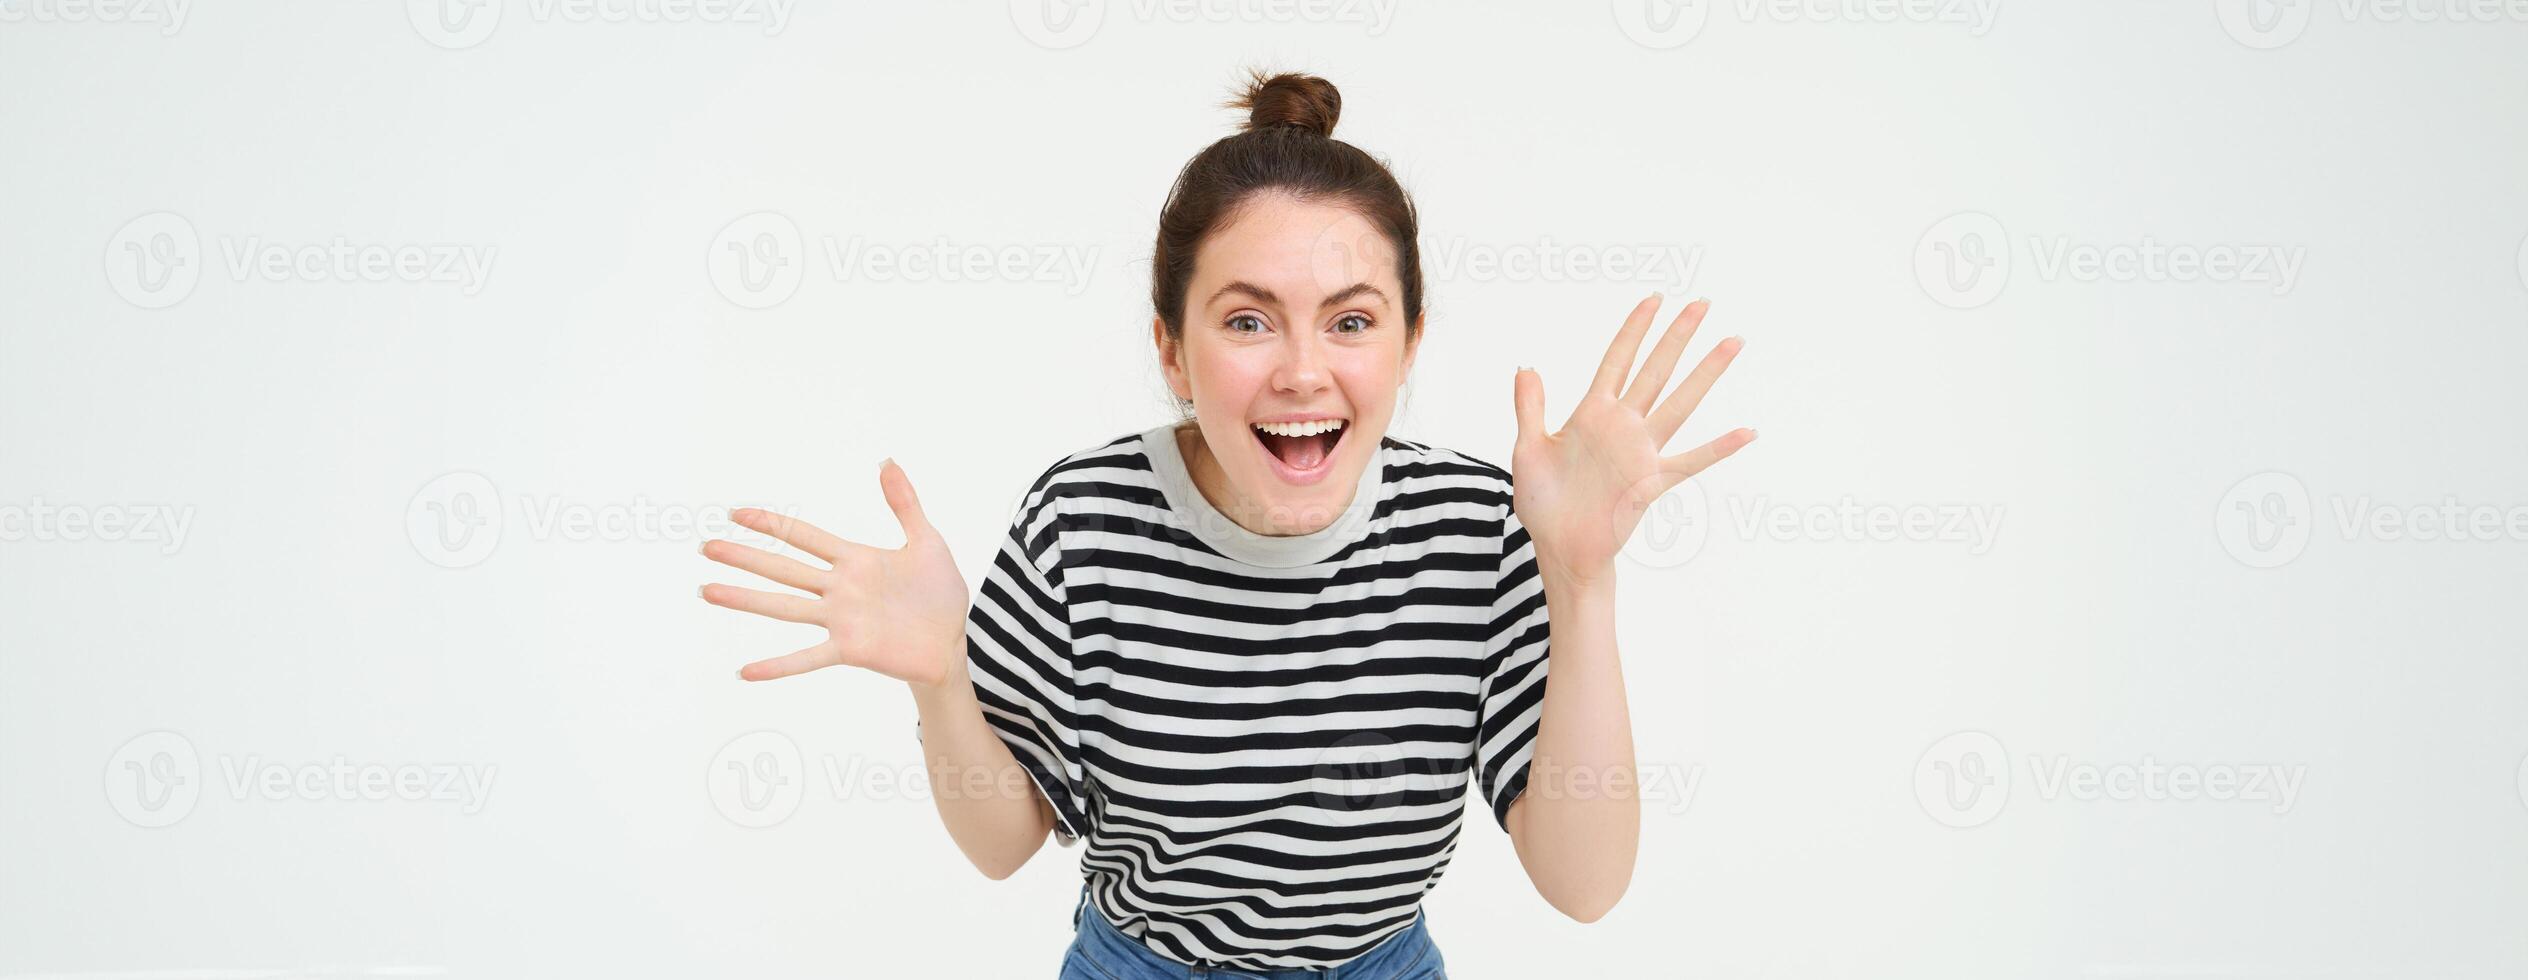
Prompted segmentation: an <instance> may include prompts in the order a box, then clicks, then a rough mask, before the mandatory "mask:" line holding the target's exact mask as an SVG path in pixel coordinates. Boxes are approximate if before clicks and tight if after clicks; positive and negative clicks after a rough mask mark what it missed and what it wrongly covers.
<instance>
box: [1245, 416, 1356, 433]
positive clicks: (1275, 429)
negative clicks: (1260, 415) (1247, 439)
mask: <svg viewBox="0 0 2528 980" xmlns="http://www.w3.org/2000/svg"><path fill="white" fill-rule="evenodd" d="M1255 427H1256V428H1258V429H1262V430H1264V431H1265V432H1266V433H1268V434H1271V435H1277V436H1313V435H1316V434H1317V433H1320V432H1332V431H1334V430H1336V429H1340V428H1342V427H1343V420H1342V419H1311V420H1309V421H1306V422H1257V423H1255Z"/></svg>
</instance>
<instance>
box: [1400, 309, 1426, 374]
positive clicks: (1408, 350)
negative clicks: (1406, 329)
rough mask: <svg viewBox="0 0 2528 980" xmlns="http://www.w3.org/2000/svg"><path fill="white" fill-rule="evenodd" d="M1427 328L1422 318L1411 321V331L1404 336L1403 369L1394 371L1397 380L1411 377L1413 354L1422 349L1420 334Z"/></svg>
mask: <svg viewBox="0 0 2528 980" xmlns="http://www.w3.org/2000/svg"><path fill="white" fill-rule="evenodd" d="M1427 330H1428V328H1427V326H1426V325H1425V321H1424V319H1423V318H1421V317H1416V318H1415V319H1414V321H1413V333H1412V334H1411V335H1409V336H1407V337H1406V338H1405V342H1404V369H1403V370H1401V371H1397V372H1396V378H1397V380H1399V381H1402V380H1410V379H1411V378H1412V377H1413V355H1414V354H1415V353H1416V352H1418V351H1420V350H1421V349H1422V335H1423V334H1424V333H1425V332H1427Z"/></svg>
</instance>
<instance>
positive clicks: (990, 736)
mask: <svg viewBox="0 0 2528 980" xmlns="http://www.w3.org/2000/svg"><path fill="white" fill-rule="evenodd" d="M878 482H879V485H880V487H881V489H882V490H883V491H884V492H885V494H886V499H887V506H888V507H889V508H891V509H893V510H894V511H895V516H896V520H897V521H898V522H899V523H901V524H902V525H903V526H904V546H903V547H901V548H873V547H870V546H868V545H864V544H858V543H855V542H852V541H846V540H844V539H842V538H839V537H836V536H834V535H833V534H830V533H827V532H826V531H824V530H822V529H819V528H817V527H815V526H813V525H810V524H808V523H806V522H804V521H799V520H794V519H791V518H788V517H783V516H780V515H777V514H773V513H770V512H767V511H762V510H757V509H754V508H743V509H740V510H737V511H734V512H732V513H731V514H730V515H729V517H730V519H731V520H733V521H735V522H736V523H737V524H738V525H739V526H742V527H745V528H748V529H750V530H754V531H758V532H761V533H764V534H767V535H771V536H773V537H775V538H779V539H781V540H782V541H785V542H788V543H789V544H790V545H791V546H793V547H796V548H798V549H799V550H800V551H802V552H805V553H807V554H808V555H810V556H812V557H815V558H817V559H820V560H822V561H824V562H826V563H828V564H830V565H831V566H832V567H830V568H819V567H817V566H815V565H812V564H809V563H807V562H802V561H798V560H795V559H792V558H788V557H785V556H782V555H776V554H773V553H771V552H767V551H763V550H761V549H757V548H751V547H748V546H746V545H742V544H738V543H736V542H734V541H719V540H715V541H706V542H704V543H703V546H702V553H703V555H704V556H705V557H708V558H710V559H711V560H713V561H716V562H720V563H721V564H725V565H728V566H730V567H733V568H738V569H743V570H745V571H748V572H753V573H755V574H757V575H760V576H763V577H764V578H767V579H770V580H772V581H774V582H777V583H779V584H781V585H786V586H789V587H790V588H792V589H796V590H799V591H801V592H806V593H808V595H805V596H802V595H796V594H793V593H789V592H767V591H762V590H758V589H748V588H740V587H738V586H734V585H718V584H713V585H705V586H703V587H702V590H701V593H702V598H703V600H704V601H707V602H710V603H711V604H713V605H718V606H726V607H728V608H731V609H736V610H739V611H742V612H751V613H754V614H756V615H760V616H766V617H769V618H772V619H779V620H783V621H786V622H792V623H802V624H807V625H813V626H822V627H824V628H825V631H826V636H825V640H824V642H821V643H818V644H816V645H815V646H811V647H808V648H806V649H803V650H800V651H798V652H796V653H791V654H787V655H785V656H780V657H774V658H772V659H769V660H762V661H757V662H755V663H751V664H748V665H746V666H745V667H743V668H741V669H739V670H738V672H737V676H738V677H739V679H741V680H748V681H765V680H772V679H774V678H779V677H790V676H793V675H796V674H802V673H806V672H808V671H811V670H817V669H820V668H824V667H831V666H835V665H837V664H844V665H849V666H854V667H862V668H866V669H869V670H872V671H876V672H878V673H880V674H884V675H886V676H888V677H892V678H895V679H896V680H900V681H903V682H904V683H905V684H906V685H907V686H908V687H909V688H910V689H911V690H912V693H913V703H914V705H915V707H916V708H917V709H918V710H919V711H920V712H921V718H922V727H921V731H922V748H923V751H924V754H925V756H926V757H927V762H928V765H929V768H930V775H931V786H932V793H931V798H932V800H933V801H934V803H935V805H936V806H937V807H938V808H939V819H940V822H941V823H943V824H946V825H947V828H948V834H949V836H950V837H952V838H954V839H955V840H956V842H957V847H958V849H959V850H962V851H964V852H965V855H966V858H967V860H970V861H972V862H974V866H975V867H976V868H978V869H980V870H981V871H982V872H983V873H984V874H985V875H988V876H990V877H993V878H1006V877H1008V876H1009V875H1010V873H1011V872H1014V871H1016V870H1018V867H1019V866H1020V865H1022V864H1025V863H1026V862H1027V859H1028V857H1030V856H1032V855H1034V854H1035V853H1036V849H1037V848H1038V847H1039V846H1041V845H1042V844H1043V843H1044V839H1045V834H1046V833H1047V832H1048V831H1049V830H1050V829H1051V828H1052V827H1053V825H1054V820H1053V811H1052V809H1051V808H1050V806H1049V805H1048V804H1047V803H1046V802H1045V800H1044V798H1043V797H1042V796H1041V795H1039V793H1038V791H1037V789H1036V788H1035V785H1034V783H1033V782H1032V781H1031V780H1029V778H1028V777H1027V774H1026V770H1025V769H1024V768H1022V767H1021V766H1020V765H1019V764H1018V761H1017V757H1016V756H1014V755H1012V754H1011V753H1010V750H1009V747H1008V746H1007V745H1006V744H1003V743H1002V741H1001V739H1000V738H999V737H998V736H997V735H996V734H995V733H994V732H993V731H992V728H991V726H990V724H989V723H988V722H986V721H985V720H984V716H983V710H982V708H981V706H980V704H979V703H978V702H977V701H976V699H975V694H974V685H973V683H972V681H971V680H970V675H969V674H968V673H967V669H966V660H967V657H966V644H967V639H966V628H965V623H966V614H967V612H968V610H969V608H970V607H969V604H968V600H967V593H966V584H965V578H964V577H963V576H961V575H959V574H958V573H957V564H956V560H955V559H954V558H953V557H952V556H951V555H950V554H949V552H948V542H947V541H946V539H944V538H942V537H941V536H940V534H939V531H938V530H937V529H936V528H933V527H932V526H931V525H930V521H929V520H928V519H926V518H925V517H924V516H923V514H922V508H921V501H920V499H919V498H917V497H915V496H914V493H913V484H912V481H911V480H910V479H908V478H907V477H906V476H905V475H904V470H903V468H902V467H899V466H896V465H895V463H894V461H893V460H889V461H887V462H886V463H885V464H883V465H882V466H881V467H880V468H879V471H878Z"/></svg>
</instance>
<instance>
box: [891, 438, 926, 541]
mask: <svg viewBox="0 0 2528 980" xmlns="http://www.w3.org/2000/svg"><path fill="white" fill-rule="evenodd" d="M878 487H879V489H881V490H883V491H885V492H886V495H887V509H889V510H892V511H895V521H896V523H898V524H902V525H904V539H905V540H907V541H910V540H912V539H914V538H918V537H927V536H929V535H930V534H931V533H933V532H932V530H931V526H930V518H928V517H924V516H922V498H920V497H918V496H915V495H914V494H913V480H912V478H911V477H908V476H905V475H904V467H903V466H901V465H898V464H897V463H896V461H895V457H893V456H889V457H887V458H886V459H885V460H884V461H882V462H880V463H879V464H878Z"/></svg>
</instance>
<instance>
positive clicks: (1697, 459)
mask: <svg viewBox="0 0 2528 980" xmlns="http://www.w3.org/2000/svg"><path fill="white" fill-rule="evenodd" d="M1754 441H1756V430H1754V429H1731V430H1729V431H1728V432H1726V433H1723V434H1722V435H1721V437H1720V438H1718V439H1714V440H1712V441H1710V442H1707V443H1704V444H1702V445H1700V446H1696V447H1694V448H1692V449H1688V450H1686V451H1684V452H1681V453H1678V454H1676V455H1674V456H1670V457H1667V458H1665V459H1662V460H1660V461H1659V471H1660V472H1662V473H1666V474H1668V475H1670V476H1673V477H1675V478H1676V479H1678V480H1679V481H1683V480H1685V479H1686V478H1688V477H1691V476H1693V475H1694V474H1696V473H1700V472H1703V471H1704V470H1705V469H1707V468H1709V467H1710V466H1711V465H1712V464H1713V463H1717V462H1720V461H1721V460H1724V459H1728V458H1729V455H1730V454H1731V453H1734V452H1737V451H1738V450H1741V449H1744V448H1746V447H1747V444H1748V443H1751V442H1754Z"/></svg>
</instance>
